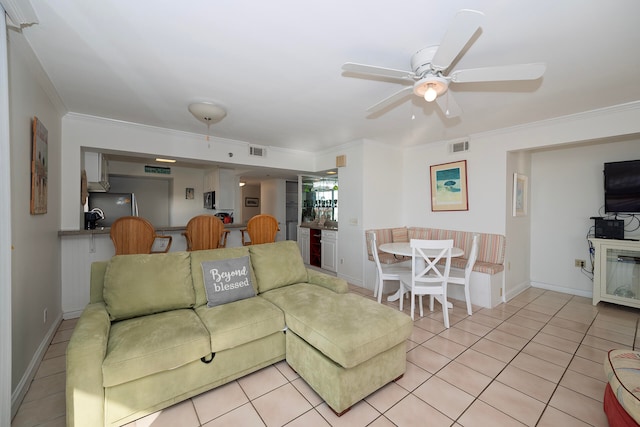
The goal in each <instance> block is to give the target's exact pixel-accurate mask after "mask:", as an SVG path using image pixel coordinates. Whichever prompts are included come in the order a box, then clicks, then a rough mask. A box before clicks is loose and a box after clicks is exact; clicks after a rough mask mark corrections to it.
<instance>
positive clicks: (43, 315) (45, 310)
mask: <svg viewBox="0 0 640 427" xmlns="http://www.w3.org/2000/svg"><path fill="white" fill-rule="evenodd" d="M42 323H47V309H46V308H45V309H44V311H43V312H42Z"/></svg>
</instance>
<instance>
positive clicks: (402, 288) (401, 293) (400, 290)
mask: <svg viewBox="0 0 640 427" xmlns="http://www.w3.org/2000/svg"><path fill="white" fill-rule="evenodd" d="M398 292H400V298H398V299H399V300H400V311H403V307H402V303H403V302H404V301H403V300H404V298H402V296H403V295H404V286H403V284H402V281H400V289H399V290H398Z"/></svg>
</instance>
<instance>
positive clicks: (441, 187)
mask: <svg viewBox="0 0 640 427" xmlns="http://www.w3.org/2000/svg"><path fill="white" fill-rule="evenodd" d="M431 210H432V211H433V212H437V211H468V210H469V196H468V194H467V161H466V160H461V161H458V162H451V163H443V164H440V165H432V166H431Z"/></svg>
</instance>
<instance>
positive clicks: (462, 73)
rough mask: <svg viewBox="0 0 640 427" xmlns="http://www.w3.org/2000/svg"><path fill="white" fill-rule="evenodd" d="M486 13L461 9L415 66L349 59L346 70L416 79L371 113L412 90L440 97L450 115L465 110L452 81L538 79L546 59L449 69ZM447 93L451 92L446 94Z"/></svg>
mask: <svg viewBox="0 0 640 427" xmlns="http://www.w3.org/2000/svg"><path fill="white" fill-rule="evenodd" d="M483 17H484V14H483V13H482V12H478V11H475V10H468V9H463V10H460V11H459V12H458V13H457V14H456V16H455V18H454V20H453V23H452V24H451V26H450V27H449V29H448V30H447V32H446V34H445V35H444V38H443V39H442V42H441V43H440V45H436V46H430V47H426V48H423V49H420V50H419V51H417V52H416V53H414V54H413V56H412V57H411V70H412V71H405V70H396V69H393V68H386V67H378V66H375V65H365V64H356V63H353V62H347V63H345V64H344V65H343V66H342V69H343V70H344V71H348V72H352V73H357V74H365V75H372V76H379V77H388V78H389V77H390V78H395V79H401V80H404V81H408V80H409V81H411V80H413V81H414V82H415V83H414V84H413V87H405V88H403V89H400V90H399V91H398V92H396V93H394V94H392V95H391V96H389V97H387V98H385V99H383V100H382V101H380V102H378V103H377V104H374V105H372V106H371V107H369V108H367V111H368V112H370V113H375V112H379V111H381V110H383V109H384V108H386V107H388V106H389V105H391V104H393V103H395V102H397V101H399V100H400V99H402V98H403V97H405V96H406V95H407V94H408V93H409V92H412V91H413V93H414V94H416V95H417V96H420V97H423V98H424V99H425V100H426V101H427V102H432V101H434V100H435V101H436V103H437V104H438V105H439V106H440V108H441V109H442V111H443V112H444V113H445V116H446V117H448V118H451V117H456V116H459V115H460V114H461V112H462V110H461V108H460V107H459V106H458V104H457V103H456V101H455V100H454V98H453V96H452V95H451V92H447V90H448V89H449V84H450V83H471V82H494V81H505V80H536V79H538V78H540V77H542V75H543V74H544V71H545V68H546V66H545V64H544V63H533V64H518V65H506V66H497V67H487V68H471V69H466V70H456V71H453V72H451V73H449V74H446V73H445V72H446V71H447V69H448V68H449V67H450V66H451V64H452V63H453V61H454V60H455V59H456V58H457V57H458V56H459V55H460V52H461V51H462V49H464V47H465V46H466V45H467V43H469V40H471V38H472V37H473V35H474V34H475V33H476V31H478V29H479V28H480V24H481V22H482V19H483ZM445 92H446V93H447V96H442V95H444V94H445Z"/></svg>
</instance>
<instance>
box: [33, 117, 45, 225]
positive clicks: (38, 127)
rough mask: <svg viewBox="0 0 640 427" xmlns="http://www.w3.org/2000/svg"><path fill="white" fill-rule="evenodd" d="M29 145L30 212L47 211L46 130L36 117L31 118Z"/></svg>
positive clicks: (39, 212) (40, 212) (43, 212)
mask: <svg viewBox="0 0 640 427" xmlns="http://www.w3.org/2000/svg"><path fill="white" fill-rule="evenodd" d="M32 133H33V137H32V145H31V207H30V209H31V214H32V215H38V214H45V213H47V189H48V182H47V179H48V168H49V154H48V141H47V140H48V131H47V128H45V127H44V125H43V124H42V122H41V121H40V120H38V118H37V117H34V118H33V128H32Z"/></svg>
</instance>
